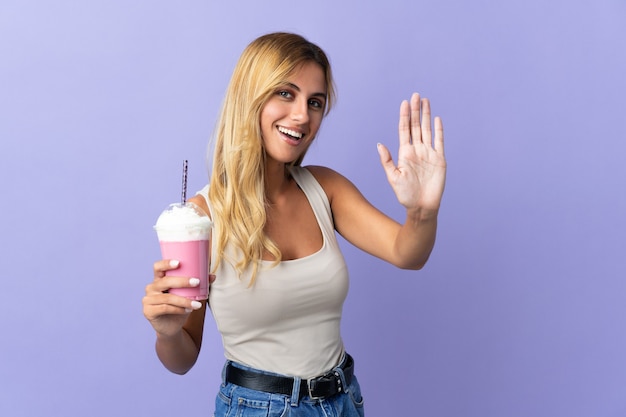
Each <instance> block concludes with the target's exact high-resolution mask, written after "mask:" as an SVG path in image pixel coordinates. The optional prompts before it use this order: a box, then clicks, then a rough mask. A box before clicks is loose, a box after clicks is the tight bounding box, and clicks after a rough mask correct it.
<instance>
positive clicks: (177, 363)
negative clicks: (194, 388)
mask: <svg viewBox="0 0 626 417" xmlns="http://www.w3.org/2000/svg"><path fill="white" fill-rule="evenodd" d="M156 353H157V356H158V357H159V360H160V361H161V363H162V364H163V365H164V366H165V367H166V368H167V369H168V370H169V371H171V372H173V373H176V374H179V375H183V374H185V373H187V372H188V371H189V370H190V369H191V367H192V366H193V365H194V364H195V363H196V360H197V359H198V354H199V347H198V346H196V344H195V343H194V341H193V339H192V338H191V336H190V335H189V333H187V331H185V329H181V331H180V332H178V333H177V334H176V335H174V336H164V335H160V334H158V333H157V339H156Z"/></svg>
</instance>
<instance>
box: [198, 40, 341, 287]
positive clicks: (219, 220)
mask: <svg viewBox="0 0 626 417" xmlns="http://www.w3.org/2000/svg"><path fill="white" fill-rule="evenodd" d="M306 62H315V63H317V64H319V65H320V67H321V68H322V70H323V72H324V75H325V80H326V94H327V97H326V105H325V108H324V115H327V114H328V112H329V111H330V108H331V107H332V105H333V103H334V99H335V88H334V82H333V78H332V73H331V68H330V63H329V60H328V58H327V56H326V54H325V53H324V51H323V50H322V49H321V48H320V47H318V46H317V45H315V44H313V43H311V42H309V41H308V40H306V39H305V38H303V37H302V36H300V35H297V34H293V33H284V32H278V33H270V34H267V35H263V36H261V37H259V38H257V39H256V40H254V41H253V42H252V43H250V44H249V45H248V46H247V47H246V49H245V50H244V51H243V53H242V54H241V57H240V58H239V61H238V63H237V65H236V67H235V69H234V71H233V75H232V77H231V80H230V83H229V85H228V88H227V90H226V95H225V98H224V102H223V105H222V111H221V115H220V118H219V120H218V123H217V126H216V136H215V148H214V153H213V164H212V173H211V179H210V188H209V200H210V202H211V205H212V207H213V216H214V219H213V220H214V224H215V229H216V230H215V231H216V233H215V236H216V237H217V240H216V241H215V240H214V241H213V245H215V246H216V249H217V250H216V251H215V252H214V253H217V259H213V260H212V264H213V266H214V269H217V267H218V266H219V265H220V263H221V262H223V261H224V260H226V261H228V262H230V263H232V265H233V266H234V267H235V269H236V271H237V272H238V273H239V275H240V276H241V275H242V274H243V272H244V271H246V270H247V269H248V268H250V267H251V268H252V271H251V280H250V285H252V284H253V283H254V281H255V278H256V275H257V272H258V268H259V265H260V264H261V260H262V257H263V254H264V253H265V252H266V251H267V252H268V253H269V254H270V255H271V257H272V258H273V260H274V262H273V264H272V266H275V265H277V264H278V263H279V262H280V260H281V256H282V255H281V252H280V250H279V249H278V247H277V246H276V244H275V243H274V242H273V241H272V240H271V239H270V238H269V237H268V236H267V235H266V234H265V224H266V222H267V215H266V204H267V200H266V196H265V149H264V147H263V140H262V137H261V122H260V117H261V111H262V109H263V107H264V106H265V103H267V101H268V100H269V99H270V98H271V97H272V95H273V94H275V92H276V91H277V90H278V89H279V88H281V87H282V86H284V84H285V82H286V81H287V79H288V78H289V76H291V75H292V74H293V73H294V71H296V70H297V69H298V67H299V66H300V65H302V64H304V63H306ZM305 153H306V151H305V152H304V153H303V154H302V155H301V156H300V157H299V158H298V159H297V160H295V161H293V162H292V163H291V165H300V164H301V162H302V159H303V158H304V154H305ZM227 245H232V247H233V248H235V250H236V252H237V254H236V255H235V256H236V257H237V259H225V258H226V255H225V248H226V246H227Z"/></svg>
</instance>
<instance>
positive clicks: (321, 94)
mask: <svg viewBox="0 0 626 417" xmlns="http://www.w3.org/2000/svg"><path fill="white" fill-rule="evenodd" d="M287 85H288V86H289V87H291V88H293V89H294V90H296V91H301V90H300V87H298V86H297V85H295V84H293V83H287ZM311 97H322V98H323V99H326V93H313V94H311Z"/></svg>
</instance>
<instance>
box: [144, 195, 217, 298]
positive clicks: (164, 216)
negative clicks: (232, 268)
mask: <svg viewBox="0 0 626 417" xmlns="http://www.w3.org/2000/svg"><path fill="white" fill-rule="evenodd" d="M212 225H213V223H212V222H211V219H209V217H208V216H207V215H206V213H205V212H204V211H203V210H202V209H201V208H200V207H198V206H197V205H195V204H193V203H191V202H186V203H185V204H181V203H175V204H170V206H169V207H168V208H167V209H166V210H165V211H163V213H161V215H160V216H159V218H158V220H157V222H156V225H154V230H156V232H157V236H158V238H159V243H160V245H161V254H162V256H163V259H176V260H178V261H180V266H179V267H178V268H177V269H174V270H172V271H167V272H166V274H165V275H171V276H179V277H190V278H198V279H199V280H200V285H199V286H197V287H193V288H172V289H170V291H169V292H170V293H171V294H177V295H181V296H184V297H187V298H189V299H192V300H205V299H207V297H208V294H209V271H208V259H209V239H210V237H211V226H212Z"/></svg>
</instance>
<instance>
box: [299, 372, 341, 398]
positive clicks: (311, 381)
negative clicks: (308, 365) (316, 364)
mask: <svg viewBox="0 0 626 417" xmlns="http://www.w3.org/2000/svg"><path fill="white" fill-rule="evenodd" d="M333 378H334V379H335V383H336V384H337V385H336V386H337V392H336V394H337V393H340V392H342V391H343V386H342V384H341V377H340V376H339V373H338V372H337V371H334V372H332V371H331V372H329V373H327V374H326V375H322V376H318V377H315V378H309V379H307V380H306V385H307V389H308V391H309V398H310V399H312V400H321V399H323V398H325V397H324V396H323V395H321V396H319V397H318V396H314V395H313V390H314V389H315V387H313V386H312V385H314V384H315V383H316V382H317V381H320V380H322V379H333Z"/></svg>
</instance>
